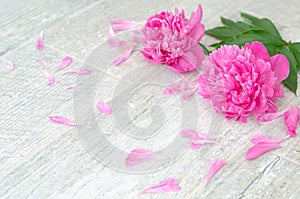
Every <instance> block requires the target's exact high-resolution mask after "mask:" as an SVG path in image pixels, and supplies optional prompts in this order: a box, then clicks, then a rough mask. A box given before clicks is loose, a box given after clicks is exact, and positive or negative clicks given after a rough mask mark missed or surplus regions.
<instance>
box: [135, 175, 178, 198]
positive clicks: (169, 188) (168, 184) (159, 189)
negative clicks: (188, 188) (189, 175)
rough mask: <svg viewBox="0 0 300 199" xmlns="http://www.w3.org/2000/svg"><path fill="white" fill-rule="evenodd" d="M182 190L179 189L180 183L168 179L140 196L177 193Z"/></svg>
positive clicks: (149, 188) (147, 189)
mask: <svg viewBox="0 0 300 199" xmlns="http://www.w3.org/2000/svg"><path fill="white" fill-rule="evenodd" d="M180 189H181V188H180V187H179V181H178V180H177V179H175V178H167V179H166V180H164V181H161V182H160V183H158V184H155V185H152V186H150V187H148V188H146V189H144V190H143V191H141V192H140V194H145V193H164V192H176V191H179V190H180Z"/></svg>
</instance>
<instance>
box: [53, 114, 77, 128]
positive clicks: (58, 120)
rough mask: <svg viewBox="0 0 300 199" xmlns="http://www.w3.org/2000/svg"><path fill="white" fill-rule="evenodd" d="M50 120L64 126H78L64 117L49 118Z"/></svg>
mask: <svg viewBox="0 0 300 199" xmlns="http://www.w3.org/2000/svg"><path fill="white" fill-rule="evenodd" d="M49 119H50V120H51V121H53V122H55V123H59V124H64V125H67V126H77V124H75V123H74V122H72V121H70V120H69V119H67V118H64V117H62V116H49Z"/></svg>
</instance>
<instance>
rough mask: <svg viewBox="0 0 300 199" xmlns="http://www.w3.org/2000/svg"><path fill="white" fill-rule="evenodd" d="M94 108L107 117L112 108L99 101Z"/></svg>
mask: <svg viewBox="0 0 300 199" xmlns="http://www.w3.org/2000/svg"><path fill="white" fill-rule="evenodd" d="M96 106H97V108H98V110H99V111H100V112H102V113H104V114H106V115H109V114H111V113H112V107H111V106H110V105H109V104H106V103H104V102H102V101H99V102H98V103H97V105H96Z"/></svg>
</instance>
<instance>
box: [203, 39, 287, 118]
mask: <svg viewBox="0 0 300 199" xmlns="http://www.w3.org/2000/svg"><path fill="white" fill-rule="evenodd" d="M203 65H204V71H203V72H201V73H200V75H199V79H198V81H199V94H200V95H202V96H203V97H204V98H207V99H210V100H211V102H212V105H213V107H214V108H215V109H216V110H217V112H221V113H222V114H224V116H225V117H226V118H227V119H230V118H235V119H236V120H239V121H242V122H247V117H248V116H250V115H251V114H252V115H253V116H255V117H258V116H260V115H262V114H265V113H269V112H271V113H273V112H277V111H278V109H277V106H276V99H277V98H283V97H284V90H283V89H282V88H281V86H280V82H282V81H283V80H284V79H286V78H287V77H288V75H289V62H288V60H287V59H286V57H285V56H284V55H281V54H277V55H275V56H273V57H270V56H269V54H268V52H267V50H266V48H265V47H264V45H263V44H262V43H260V42H253V43H247V44H245V46H244V47H242V48H239V47H238V46H236V45H232V46H222V47H221V48H220V49H218V50H216V51H214V52H213V53H211V54H210V56H209V57H208V58H207V59H206V60H205V61H204V64H203Z"/></svg>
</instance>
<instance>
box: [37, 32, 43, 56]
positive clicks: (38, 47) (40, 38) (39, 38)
mask: <svg viewBox="0 0 300 199" xmlns="http://www.w3.org/2000/svg"><path fill="white" fill-rule="evenodd" d="M43 40H44V32H43V31H41V33H40V36H39V37H38V39H37V40H36V42H35V46H36V48H37V49H39V50H41V51H42V50H43V49H44V41H43Z"/></svg>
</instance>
